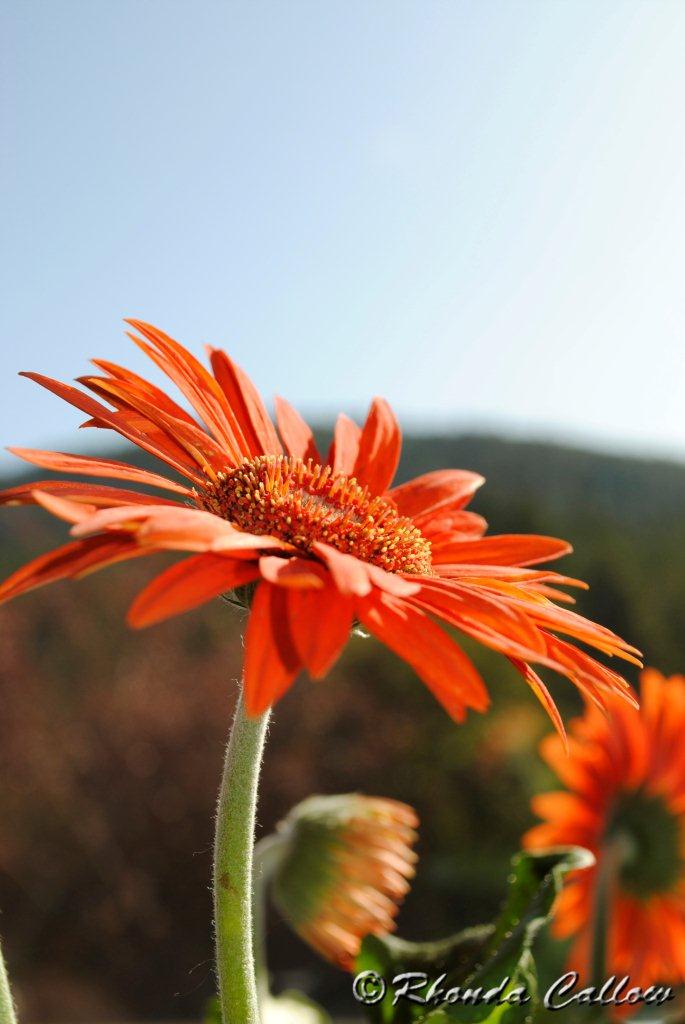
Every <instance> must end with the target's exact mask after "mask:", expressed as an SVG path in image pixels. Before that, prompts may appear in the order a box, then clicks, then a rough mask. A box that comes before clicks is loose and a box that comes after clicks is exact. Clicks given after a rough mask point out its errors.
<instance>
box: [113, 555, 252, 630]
mask: <svg viewBox="0 0 685 1024" xmlns="http://www.w3.org/2000/svg"><path fill="white" fill-rule="evenodd" d="M258 576H259V570H258V569H257V566H256V565H255V564H254V563H253V562H237V561H234V560H232V559H230V558H225V557H222V556H221V555H212V554H203V555H194V556H193V557H192V558H187V559H185V560H184V561H183V562H179V563H178V564H177V565H172V566H171V568H169V569H167V570H166V571H165V572H163V573H161V574H160V575H159V576H156V577H155V579H153V580H152V581H151V582H150V583H148V585H147V586H146V587H145V589H144V590H142V591H141V592H140V594H138V597H137V598H136V599H135V601H134V602H133V604H132V605H131V607H130V609H129V613H128V622H129V625H131V626H133V627H134V628H135V629H143V628H144V627H145V626H152V625H153V624H154V623H156V622H162V621H163V620H164V619H168V618H170V617H171V616H173V615H180V614H181V613H183V612H187V611H190V610H191V608H197V607H198V605H201V604H204V603H205V602H206V601H210V600H211V599H212V598H213V597H218V596H219V594H224V593H226V592H228V591H230V590H234V589H235V588H236V587H241V586H243V585H244V584H245V583H250V582H251V581H252V580H255V579H257V578H258Z"/></svg>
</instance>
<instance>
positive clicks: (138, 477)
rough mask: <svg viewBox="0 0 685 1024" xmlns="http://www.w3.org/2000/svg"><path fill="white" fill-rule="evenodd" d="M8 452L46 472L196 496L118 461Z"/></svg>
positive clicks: (28, 451) (23, 450) (25, 450)
mask: <svg viewBox="0 0 685 1024" xmlns="http://www.w3.org/2000/svg"><path fill="white" fill-rule="evenodd" d="M7 451H8V452H11V453H12V454H13V455H16V456H17V457H18V458H20V459H23V460H24V461H25V462H30V463H31V464H32V465H34V466H40V467H41V468H42V469H52V470H57V471H61V472H63V473H78V474H80V475H81V476H103V477H115V478H116V479H118V480H133V481H135V482H136V483H140V484H147V485H148V486H149V487H161V488H163V489H164V490H167V491H175V492H176V493H177V494H185V495H191V494H192V491H190V490H189V489H188V488H187V487H184V486H183V484H177V483H175V482H174V481H173V480H167V479H166V477H163V476H158V475H157V473H150V472H148V471H147V470H145V469H138V467H137V466H129V465H127V463H125V462H116V461H115V460H114V459H99V458H90V457H88V456H86V455H69V454H67V453H66V452H47V451H42V450H40V449H38V448H8V449H7Z"/></svg>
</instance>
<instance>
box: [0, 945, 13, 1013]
mask: <svg viewBox="0 0 685 1024" xmlns="http://www.w3.org/2000/svg"><path fill="white" fill-rule="evenodd" d="M0 1024H17V1017H16V1014H15V1012H14V1002H13V1000H12V993H11V992H10V982H9V978H8V977H7V968H6V967H5V961H4V959H3V956H2V950H1V949H0Z"/></svg>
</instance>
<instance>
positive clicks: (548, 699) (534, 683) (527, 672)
mask: <svg viewBox="0 0 685 1024" xmlns="http://www.w3.org/2000/svg"><path fill="white" fill-rule="evenodd" d="M509 661H510V662H511V663H512V665H513V666H514V668H515V669H516V671H517V672H520V674H521V675H522V676H523V678H524V679H525V681H526V682H527V683H528V685H529V686H530V688H531V690H532V691H533V693H534V694H535V696H536V697H537V698H538V700H539V701H540V703H541V704H542V706H543V708H544V709H545V711H546V712H547V714H548V715H549V717H550V718H551V720H552V724H553V726H554V728H555V729H556V730H557V732H558V733H559V736H560V737H561V741H562V743H563V744H564V748H565V749H566V751H568V737H567V735H566V729H565V727H564V722H563V720H562V717H561V715H560V714H559V708H558V707H557V706H556V704H555V703H554V700H553V698H552V694H551V693H550V692H549V690H548V689H547V687H546V686H545V684H544V683H543V681H542V679H540V676H539V675H538V674H537V672H535V671H534V670H533V669H532V668H531V667H530V665H527V664H526V662H525V661H519V659H518V658H510V659H509Z"/></svg>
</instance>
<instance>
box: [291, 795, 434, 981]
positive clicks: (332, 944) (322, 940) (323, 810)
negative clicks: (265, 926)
mask: <svg viewBox="0 0 685 1024" xmlns="http://www.w3.org/2000/svg"><path fill="white" fill-rule="evenodd" d="M417 826H418V818H417V817H416V814H415V812H414V811H413V809H412V808H411V807H409V806H407V804H402V803H398V802H397V801H396V800H385V799H382V798H380V797H368V796H362V795H360V794H359V793H348V794H345V795H342V796H315V797H310V798H309V799H308V800H304V801H303V802H302V803H301V804H298V806H297V807H295V808H294V809H293V810H292V811H291V812H290V814H289V815H288V817H287V818H285V820H284V821H282V822H281V824H280V825H279V833H280V836H281V838H282V839H283V841H284V844H285V849H286V853H285V855H284V856H283V857H282V858H281V860H280V861H279V864H278V867H277V868H276V871H275V875H274V879H273V894H274V900H275V902H276V904H277V906H278V908H279V910H280V911H281V913H282V914H283V916H284V917H285V918H286V920H288V921H289V922H290V924H291V925H292V927H293V928H294V929H295V931H296V932H297V933H298V934H299V935H301V937H302V938H303V939H304V940H305V941H306V942H308V943H309V945H310V946H312V947H313V948H314V949H315V950H316V951H317V952H318V953H320V954H321V956H323V957H325V958H326V959H327V960H331V961H332V962H333V963H335V964H337V965H338V966H339V967H343V968H345V969H346V970H350V969H351V968H352V966H353V964H354V960H355V958H356V956H357V953H358V952H359V948H360V945H361V941H362V939H363V938H364V936H366V935H378V934H387V933H388V932H391V931H394V929H395V921H394V918H395V916H396V914H397V912H398V910H399V905H400V903H401V902H402V900H403V899H404V897H405V895H406V893H407V892H408V891H409V879H410V878H412V877H413V875H414V864H415V862H416V854H415V853H414V852H413V850H412V847H413V845H414V843H415V842H416V838H417V833H416V828H417Z"/></svg>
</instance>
